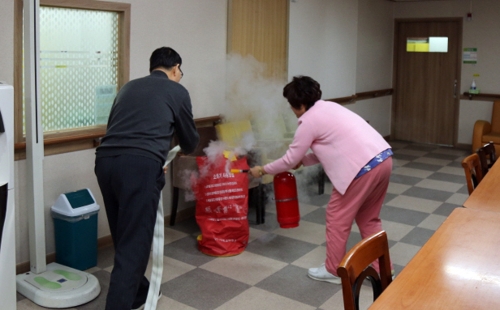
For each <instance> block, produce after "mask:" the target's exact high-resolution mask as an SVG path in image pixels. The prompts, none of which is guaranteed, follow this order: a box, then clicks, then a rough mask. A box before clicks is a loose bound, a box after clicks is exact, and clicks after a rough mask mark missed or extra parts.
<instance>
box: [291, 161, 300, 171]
mask: <svg viewBox="0 0 500 310" xmlns="http://www.w3.org/2000/svg"><path fill="white" fill-rule="evenodd" d="M300 167H302V161H300V162H299V163H298V164H297V165H296V166H295V167H293V170H297V169H299V168H300Z"/></svg>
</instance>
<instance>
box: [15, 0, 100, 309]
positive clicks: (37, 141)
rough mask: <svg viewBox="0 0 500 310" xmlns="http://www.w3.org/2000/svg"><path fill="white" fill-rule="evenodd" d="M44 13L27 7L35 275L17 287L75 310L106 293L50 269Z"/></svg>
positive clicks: (89, 280) (87, 279)
mask: <svg viewBox="0 0 500 310" xmlns="http://www.w3.org/2000/svg"><path fill="white" fill-rule="evenodd" d="M39 7H40V3H39V0H29V1H25V2H24V38H25V41H24V51H25V56H24V59H25V64H24V68H25V74H24V76H25V104H26V171H27V182H26V184H27V187H26V189H27V190H26V197H27V206H28V207H27V209H28V210H27V213H28V220H29V223H28V224H29V253H30V265H31V266H30V267H31V271H30V272H27V273H24V274H19V275H17V276H16V284H17V291H18V292H19V293H20V294H22V295H24V296H26V297H27V298H29V299H30V300H32V301H33V302H34V303H36V304H38V305H40V306H43V307H47V308H71V307H75V306H78V305H82V304H84V303H87V302H89V301H91V300H93V299H95V298H96V297H97V296H98V295H99V293H100V291H101V287H100V285H99V281H98V280H97V278H96V277H95V276H93V275H92V274H89V273H86V272H83V271H80V270H76V269H73V268H70V267H66V266H63V265H60V264H57V263H51V264H48V265H46V251H45V216H44V212H45V208H44V203H43V202H44V199H43V157H44V147H43V129H42V125H41V102H40V100H39V93H38V92H39V91H38V89H39V83H38V74H39V73H38V72H39V63H38V62H39V59H40V53H39V51H40V48H39V34H40V32H39V29H38V27H39V24H38V21H39V13H38V11H39ZM17 91H20V90H17ZM14 309H15V308H14Z"/></svg>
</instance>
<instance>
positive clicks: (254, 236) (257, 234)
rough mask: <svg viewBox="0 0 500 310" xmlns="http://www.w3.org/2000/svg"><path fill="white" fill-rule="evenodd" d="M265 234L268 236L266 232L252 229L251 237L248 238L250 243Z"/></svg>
mask: <svg viewBox="0 0 500 310" xmlns="http://www.w3.org/2000/svg"><path fill="white" fill-rule="evenodd" d="M265 234H267V232H266V231H263V230H260V229H255V228H252V227H250V235H249V236H248V243H250V242H252V241H254V240H255V239H258V238H259V237H261V236H263V235H265Z"/></svg>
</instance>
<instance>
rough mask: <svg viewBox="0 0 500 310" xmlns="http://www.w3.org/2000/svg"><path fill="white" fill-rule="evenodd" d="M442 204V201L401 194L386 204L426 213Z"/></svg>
mask: <svg viewBox="0 0 500 310" xmlns="http://www.w3.org/2000/svg"><path fill="white" fill-rule="evenodd" d="M441 204H442V202H440V201H434V200H429V199H424V198H417V197H410V196H405V195H399V196H397V197H395V198H394V199H392V200H391V201H389V202H387V203H386V205H388V206H391V207H398V208H402V209H407V210H414V211H420V212H426V213H432V212H434V211H436V209H437V208H438V207H439V206H440V205H441Z"/></svg>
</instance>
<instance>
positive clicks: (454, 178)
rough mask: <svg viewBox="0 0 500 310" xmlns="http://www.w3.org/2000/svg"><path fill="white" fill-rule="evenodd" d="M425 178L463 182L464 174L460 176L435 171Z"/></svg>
mask: <svg viewBox="0 0 500 310" xmlns="http://www.w3.org/2000/svg"><path fill="white" fill-rule="evenodd" d="M427 179H431V180H437V181H445V182H452V183H459V184H465V176H460V175H456V174H449V173H442V172H435V173H433V174H431V175H430V176H428V177H427Z"/></svg>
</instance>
